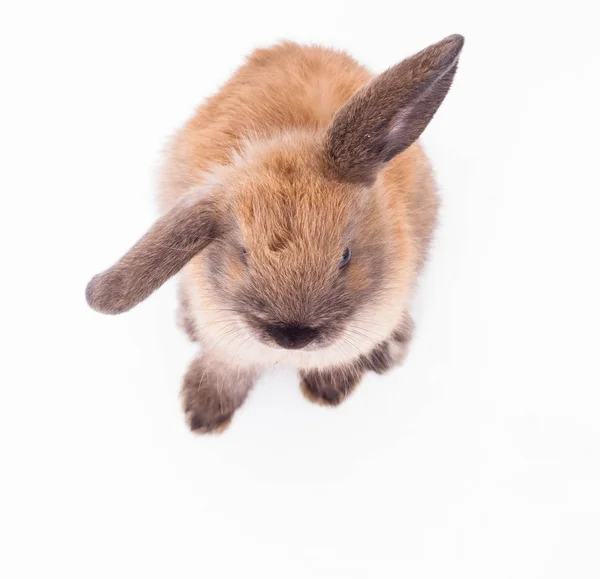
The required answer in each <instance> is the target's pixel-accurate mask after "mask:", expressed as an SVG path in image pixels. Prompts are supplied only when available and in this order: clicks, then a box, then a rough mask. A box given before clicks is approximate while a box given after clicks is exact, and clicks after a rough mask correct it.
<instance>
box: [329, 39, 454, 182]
mask: <svg viewBox="0 0 600 579" xmlns="http://www.w3.org/2000/svg"><path fill="white" fill-rule="evenodd" d="M463 42H464V38H463V37H462V36H460V35H458V34H456V35H454V36H449V37H447V38H445V39H444V40H442V41H440V42H438V43H437V44H434V45H432V46H430V47H428V48H426V49H425V50H422V51H421V52H419V53H418V54H415V55H414V56H411V57H410V58H407V59H406V60H404V61H402V62H401V63H399V64H397V65H396V66H393V67H392V68H390V69H388V70H387V71H385V72H384V73H382V74H380V75H379V76H377V77H375V78H374V79H373V80H372V81H371V82H370V83H369V84H368V85H366V86H365V87H364V88H362V89H361V90H359V91H358V92H357V93H356V94H355V95H354V96H353V97H352V98H351V99H350V100H349V101H348V103H347V104H345V105H344V106H343V107H342V108H341V109H340V110H339V111H338V112H337V114H336V116H335V117H334V120H333V123H332V125H331V127H330V128H329V130H328V132H327V136H326V142H325V146H326V152H327V156H328V160H329V164H330V166H331V169H333V171H334V173H335V174H336V176H337V177H338V178H341V179H343V180H346V181H351V182H357V183H369V182H372V181H373V180H374V179H375V177H376V175H377V171H378V170H379V169H381V167H382V166H383V164H385V163H387V162H388V161H390V160H391V159H392V158H393V157H395V156H396V155H398V154H399V153H401V152H402V151H404V150H405V149H406V148H407V147H409V146H410V145H411V144H412V143H414V142H415V141H416V140H417V139H418V138H419V136H420V135H421V133H422V132H423V130H424V129H425V127H426V126H427V124H428V123H429V121H430V120H431V119H432V117H433V115H434V114H435V112H436V111H437V109H438V107H439V106H440V105H441V104H442V101H443V100H444V97H445V96H446V94H447V92H448V90H449V89H450V85H451V84H452V79H453V78H454V73H455V72H456V67H457V63H458V56H459V54H460V51H461V49H462V46H463Z"/></svg>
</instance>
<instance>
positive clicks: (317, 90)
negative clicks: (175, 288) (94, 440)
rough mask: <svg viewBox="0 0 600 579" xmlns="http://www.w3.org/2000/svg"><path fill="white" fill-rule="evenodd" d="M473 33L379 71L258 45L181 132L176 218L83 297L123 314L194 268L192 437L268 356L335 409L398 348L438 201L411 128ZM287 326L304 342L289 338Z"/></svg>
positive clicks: (190, 303)
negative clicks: (197, 347) (345, 259)
mask: <svg viewBox="0 0 600 579" xmlns="http://www.w3.org/2000/svg"><path fill="white" fill-rule="evenodd" d="M462 42H463V41H462V37H459V36H452V37H448V38H447V39H444V40H443V41H441V42H440V43H438V44H436V45H434V46H432V47H429V48H427V49H425V50H424V51H422V52H420V53H418V54H417V55H415V56H413V57H411V58H409V59H406V60H405V61H403V62H401V63H400V64H398V65H396V66H394V67H392V68H391V69H389V70H388V71H386V72H385V73H383V74H382V75H379V76H378V77H375V78H373V77H372V76H371V75H370V73H369V72H368V71H367V70H366V69H365V68H364V67H362V66H360V65H359V64H357V63H356V62H355V61H354V60H353V59H351V58H350V57H349V56H347V55H345V54H343V53H340V52H337V51H333V50H328V49H324V48H319V47H314V46H312V47H307V46H300V45H297V44H294V43H289V42H286V43H282V44H280V45H277V46H275V47H273V48H270V49H262V50H258V51H256V52H255V53H254V54H253V55H252V56H251V57H250V58H249V59H248V61H247V63H246V64H245V65H244V66H242V67H241V68H240V69H239V70H238V71H237V72H236V74H235V75H234V76H233V77H232V78H231V80H230V81H229V82H228V83H226V84H225V85H224V86H223V87H222V88H221V90H220V91H219V92H218V93H217V94H215V95H214V96H213V97H211V98H210V99H208V101H207V102H206V103H205V104H204V105H202V106H201V107H200V108H199V109H198V111H197V112H196V114H195V115H194V116H193V117H192V119H191V120H190V121H189V122H188V123H187V124H186V125H185V126H184V127H183V128H182V129H181V130H180V131H179V132H178V133H177V135H176V136H175V137H174V139H173V141H172V143H171V145H170V147H169V149H168V151H167V155H166V161H165V164H164V168H163V172H162V187H161V195H160V204H161V208H162V210H163V212H164V214H165V215H164V216H163V217H162V218H161V219H160V220H159V221H158V222H157V223H156V224H155V225H154V226H153V227H152V229H151V230H150V231H149V233H148V234H146V236H145V237H144V238H142V240H140V242H138V244H136V245H135V246H134V247H133V248H132V250H130V252H129V253H127V254H126V255H125V256H124V257H123V258H122V259H121V260H120V261H119V262H118V263H117V264H116V265H115V266H113V268H111V269H109V270H107V271H106V272H104V273H103V274H100V275H99V276H96V277H95V278H94V279H93V280H92V282H91V283H90V285H89V287H88V292H87V296H88V301H89V302H90V305H92V307H94V308H95V309H98V310H99V311H103V312H106V313H120V312H122V311H126V310H127V309H129V308H131V307H132V306H134V305H135V304H136V303H138V302H139V301H141V300H142V299H145V298H146V297H147V296H148V295H149V294H150V293H151V292H152V291H153V290H154V289H156V288H157V287H158V286H159V285H161V284H162V283H163V282H164V281H165V280H166V279H167V278H168V277H170V276H171V275H173V274H175V273H176V272H177V271H179V269H181V268H182V267H183V275H182V289H183V290H184V292H183V294H182V296H184V298H183V299H184V300H185V303H183V304H182V311H184V312H185V314H184V316H183V318H182V320H183V321H184V323H185V327H186V328H187V330H188V332H189V333H190V335H191V337H193V338H197V339H198V340H199V342H200V343H201V345H202V348H203V357H202V358H199V359H198V360H197V361H195V362H194V363H193V364H192V367H191V369H190V371H189V372H188V375H187V376H186V380H185V382H184V391H183V392H184V398H185V400H186V409H187V410H186V412H187V414H188V418H189V416H191V418H189V420H190V421H191V422H190V423H191V426H192V428H193V429H194V430H200V431H207V430H211V429H216V428H217V427H218V426H220V425H221V424H222V423H223V422H224V421H225V420H226V418H227V416H229V415H230V414H232V413H233V412H234V410H235V408H237V407H238V406H239V404H241V403H242V402H243V399H244V398H245V395H246V392H247V390H248V388H250V386H251V384H252V382H253V380H254V377H255V376H256V375H258V374H259V373H260V372H261V371H263V370H264V369H265V368H268V367H269V366H272V365H273V364H276V363H290V364H294V365H296V366H297V367H298V368H299V369H300V370H301V374H302V377H303V384H304V389H305V391H310V392H312V393H313V394H312V396H313V398H315V397H318V393H321V394H322V396H321V397H322V398H323V399H324V400H326V401H327V400H328V401H329V402H328V403H332V402H331V401H336V400H337V401H339V400H341V399H343V397H344V396H345V395H346V394H347V393H349V392H350V391H351V390H352V388H353V387H354V386H355V384H356V383H358V381H359V380H360V376H361V375H362V374H363V373H364V372H365V371H368V370H374V371H377V372H383V371H386V370H387V369H388V368H390V367H391V366H392V365H394V364H395V363H398V361H399V360H400V359H401V358H402V357H403V356H404V353H405V350H406V346H407V344H408V341H409V340H410V334H411V331H412V322H410V318H409V316H408V314H407V311H406V310H407V307H408V301H409V299H410V293H411V289H412V286H413V284H414V281H415V279H416V276H417V274H418V271H419V269H420V268H421V266H422V264H423V262H424V260H425V257H426V254H427V250H428V246H429V242H430V239H431V236H432V232H433V230H434V227H435V223H436V215H437V205H438V200H437V196H436V194H435V185H434V182H433V178H432V176H431V170H430V166H429V163H428V161H427V159H426V157H425V156H424V154H423V151H422V150H421V148H420V146H419V145H418V143H417V142H416V139H417V138H418V137H419V135H420V134H421V132H422V131H423V129H424V128H425V126H426V125H427V123H428V122H429V120H430V119H431V118H432V116H433V115H434V114H435V111H436V110H437V108H438V107H439V105H440V104H441V102H442V100H443V98H444V96H445V94H446V93H447V91H448V89H449V87H450V84H451V81H452V78H453V76H454V73H455V71H456V63H457V59H458V54H459V52H460V50H461V48H462ZM213 240H214V241H213ZM346 248H350V249H351V251H352V258H351V262H350V263H349V264H348V265H345V266H344V267H342V264H341V262H340V260H341V258H342V255H343V254H344V251H345V249H346ZM283 331H284V332H287V333H288V334H289V335H290V336H291V335H292V334H291V332H294V335H301V336H303V337H304V338H305V339H304V338H303V339H304V341H302V342H301V343H300V342H298V345H297V346H296V345H294V344H292V343H291V342H290V343H289V344H288V343H287V342H286V345H285V346H284V347H281V345H282V344H283V342H280V341H279V340H280V336H279V334H280V333H281V332H283ZM288 334H286V335H288ZM290 339H291V338H290ZM294 339H295V338H294ZM290 348H297V349H290ZM206 360H210V361H211V366H210V368H209V367H208V366H206V363H205V362H206ZM215 368H220V369H219V371H218V372H217V371H216V370H215ZM200 369H203V370H202V372H203V374H199V372H200ZM234 376H238V377H239V376H242V377H243V378H241V379H238V378H236V379H233V378H234ZM240 380H241V382H240ZM194 385H195V386H194ZM223 385H226V386H227V387H226V388H224V387H223ZM231 392H234V394H233V395H232V397H231V399H229V398H228V397H230V395H231ZM242 392H243V395H242V394H241V393H242ZM315 393H317V394H315ZM217 399H218V400H219V404H220V405H224V406H222V407H221V406H219V407H218V408H217V405H216V402H215V400H217ZM329 399H331V400H329Z"/></svg>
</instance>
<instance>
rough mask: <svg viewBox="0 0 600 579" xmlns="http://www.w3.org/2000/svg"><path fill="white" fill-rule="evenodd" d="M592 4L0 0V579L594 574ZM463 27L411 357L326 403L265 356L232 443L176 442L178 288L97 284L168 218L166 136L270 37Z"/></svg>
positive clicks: (407, 44) (184, 437)
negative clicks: (98, 295)
mask: <svg viewBox="0 0 600 579" xmlns="http://www.w3.org/2000/svg"><path fill="white" fill-rule="evenodd" d="M592 5H593V3H592V2H585V3H584V2H576V1H570V2H567V3H561V5H560V6H558V4H555V3H553V2H551V1H545V2H539V3H537V2H527V1H524V0H521V1H519V2H502V3H499V4H491V3H488V2H480V1H475V0H473V1H469V0H462V1H458V0H440V1H439V2H426V1H422V2H416V1H413V2H409V1H408V0H406V1H405V2H397V1H394V2H389V3H386V2H377V1H374V0H370V1H361V2H325V1H320V2H308V1H306V0H304V1H302V2H300V1H298V2H294V3H291V2H283V1H282V0H280V1H279V2H239V3H237V4H236V3H235V2H226V1H221V2H202V1H201V0H194V1H193V2H186V3H183V2H175V1H173V0H170V1H169V2H163V3H160V4H158V3H154V2H136V3H134V2H98V3H91V2H72V3H67V2H30V3H27V2H23V3H18V4H17V3H16V2H13V3H12V6H9V5H8V3H6V4H4V6H3V8H2V14H1V17H0V27H1V30H0V49H1V50H0V54H1V56H0V59H1V61H2V66H1V81H2V85H3V88H2V89H1V92H0V101H1V107H0V121H1V125H0V126H1V130H0V146H1V151H0V152H1V155H2V156H1V158H2V163H1V169H0V179H1V182H0V192H1V194H2V207H3V209H2V213H1V218H0V219H1V226H0V235H1V236H2V240H1V241H2V263H3V266H4V267H3V271H2V284H1V288H2V289H1V291H2V300H1V304H2V305H1V307H2V317H1V319H0V332H1V335H2V341H3V347H2V362H1V369H0V383H1V389H0V396H1V400H0V445H1V462H0V469H1V476H0V489H1V492H0V535H1V536H0V551H1V552H2V554H1V555H0V575H1V576H2V577H4V578H6V579H13V578H22V577H27V578H29V577H32V578H33V577H36V578H39V577H54V576H56V577H62V578H96V577H102V578H106V577H111V578H127V579H131V578H137V577H140V578H142V577H143V578H144V579H148V578H154V577H157V578H158V577H160V578H166V577H168V578H179V577H182V578H186V579H187V578H189V577H215V578H230V577H231V578H237V577H261V578H263V579H268V578H286V579H288V578H289V579H295V578H302V579H304V578H307V577H310V578H355V577H356V578H365V577H368V578H370V577H375V578H388V577H406V578H411V579H420V578H436V579H437V578H442V577H443V578H446V577H457V578H461V579H465V578H477V579H482V578H485V579H492V578H496V577H497V578H503V579H505V578H508V577H510V578H527V579H534V578H563V577H565V578H567V577H569V578H570V577H577V578H578V579H587V578H598V577H599V576H600V555H599V545H600V422H599V419H598V417H599V414H600V389H599V387H600V370H599V366H600V358H599V355H598V349H599V346H600V337H599V336H600V309H599V305H598V303H599V298H600V283H599V273H598V271H599V262H600V259H599V257H598V253H599V250H600V229H599V227H598V213H599V210H600V201H599V194H600V190H599V189H600V188H599V185H598V156H599V152H600V151H599V146H598V131H599V128H600V126H599V125H600V122H599V112H598V111H599V107H600V91H599V86H598V76H599V68H600V65H599V55H600V49H599V46H598V40H597V30H596V25H597V18H595V17H594V15H593V14H592ZM586 6H587V8H586ZM452 33H462V34H464V35H465V37H466V44H465V49H464V52H463V56H462V60H461V65H460V68H459V72H458V74H457V76H456V79H455V84H454V86H453V88H452V90H451V91H450V94H449V96H448V98H447V100H446V102H445V103H444V104H443V106H442V107H441V109H440V111H439V113H438V114H437V116H436V117H435V119H434V121H433V122H432V124H431V125H430V127H429V128H428V129H427V131H426V133H425V135H424V138H423V142H424V144H425V146H426V148H427V151H428V153H429V154H430V156H431V157H432V160H433V162H434V165H435V168H436V172H437V176H438V179H439V182H440V185H441V193H442V196H443V203H444V208H443V215H442V225H441V227H440V229H439V234H438V237H437V242H436V245H435V248H434V251H433V254H432V259H431V260H430V262H429V265H428V268H427V271H426V275H425V276H424V277H423V279H422V283H421V290H420V293H419V297H418V300H417V303H416V305H415V317H416V319H417V324H418V326H417V334H416V339H415V341H414V343H413V346H412V350H411V353H410V356H409V358H408V361H407V363H406V364H405V366H404V367H403V368H401V369H396V370H394V371H393V372H392V373H391V374H389V375H388V376H386V377H376V376H374V375H369V376H368V377H367V378H366V379H365V380H364V383H363V384H362V386H361V387H360V388H359V389H358V390H357V392H356V393H355V395H353V396H352V397H351V398H350V399H349V400H348V401H347V402H346V403H344V404H343V405H342V406H341V407H339V408H337V409H333V410H332V409H324V408H320V407H317V406H313V405H310V404H309V403H308V402H306V401H305V400H304V398H302V397H301V394H300V392H299V388H298V384H297V378H296V376H295V374H294V372H293V371H292V370H278V371H277V372H274V373H273V374H271V375H269V376H267V377H265V378H264V379H263V380H262V381H261V382H260V383H259V385H258V386H257V387H256V389H255V390H254V391H253V393H252V395H251V396H250V398H249V399H248V401H247V403H246V404H245V405H244V406H243V408H242V409H241V410H240V411H239V412H238V413H237V415H236V417H235V419H234V422H233V424H232V426H231V427H230V429H229V430H228V431H227V432H226V433H225V434H224V435H222V436H221V437H195V436H193V435H191V434H189V433H188V431H187V430H186V428H185V426H184V421H183V416H182V414H181V411H180V407H179V400H178V390H179V385H180V380H181V377H182V375H183V372H184V370H185V368H186V365H187V363H188V361H189V360H190V359H191V357H192V355H193V348H192V346H191V345H190V344H189V343H187V342H186V339H185V337H184V336H183V334H182V333H180V332H179V330H178V329H177V328H176V327H175V324H174V310H175V289H174V288H175V285H174V283H173V282H170V283H169V284H167V285H166V286H165V287H164V288H162V289H161V290H160V291H159V292H158V293H157V294H155V295H154V296H153V297H152V298H151V299H149V300H148V301H147V302H145V303H144V304H142V305H141V306H140V307H138V308H137V309H135V310H133V311H132V312H130V313H128V314H126V315H123V316H121V317H105V316H101V315H99V314H97V313H95V312H93V311H91V310H89V309H88V308H87V306H86V305H85V301H84V287H85V284H86V282H87V280H88V278H89V277H91V276H92V275H93V274H94V273H96V272H97V271H99V270H101V269H103V268H105V267H106V266H108V265H109V264H111V263H112V261H114V259H116V258H117V257H119V256H120V254H121V253H122V252H123V251H124V250H125V249H127V248H128V247H129V246H130V245H131V244H132V243H133V242H134V241H135V240H136V239H137V237H138V236H139V235H141V233H142V232H143V231H144V230H145V229H146V228H147V227H148V226H149V224H150V223H151V222H152V220H153V219H154V217H155V216H156V208H155V205H154V202H153V195H154V176H153V171H154V168H155V166H156V162H157V160H158V158H159V153H160V150H161V148H162V147H163V145H164V143H165V139H166V138H167V137H168V135H170V134H171V133H172V131H173V130H174V129H175V128H176V127H177V126H178V125H179V124H180V123H182V122H183V121H184V120H185V119H186V117H187V116H189V115H190V114H191V113H192V111H193V109H194V107H195V106H196V105H197V104H199V103H200V102H201V101H202V99H203V98H205V97H206V96H207V95H209V94H210V93H212V92H213V91H215V90H216V89H217V87H218V86H219V85H220V84H221V83H222V82H224V81H225V80H226V79H227V77H228V76H229V75H230V74H231V73H232V72H233V70H234V69H235V68H236V67H237V66H238V65H239V64H240V63H241V61H242V58H243V57H244V56H245V55H246V54H247V53H248V52H249V51H250V50H251V49H252V48H254V47H256V46H262V45H268V44H270V43H272V42H274V41H275V40H277V39H282V38H290V39H295V40H300V41H308V42H316V43H322V44H327V45H331V46H335V47H339V48H343V49H346V50H348V51H349V52H351V53H352V54H353V55H354V56H355V57H356V58H357V59H359V60H360V61H361V62H363V63H365V64H367V65H368V66H370V67H371V68H372V69H373V70H375V71H382V70H384V69H385V68H386V67H388V66H390V65H391V64H393V63H395V62H397V61H398V60H400V59H402V58H403V57H405V56H407V55H409V54H411V53H413V52H415V51H417V50H419V49H421V48H423V47H424V46H426V45H428V44H430V43H432V42H435V41H437V40H439V39H441V38H442V37H444V36H446V35H448V34H452Z"/></svg>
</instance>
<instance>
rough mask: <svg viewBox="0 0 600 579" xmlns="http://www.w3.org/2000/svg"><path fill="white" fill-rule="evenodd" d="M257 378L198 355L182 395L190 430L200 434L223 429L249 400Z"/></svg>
mask: <svg viewBox="0 0 600 579" xmlns="http://www.w3.org/2000/svg"><path fill="white" fill-rule="evenodd" d="M253 380H254V377H253V376H251V375H250V374H247V373H244V372H241V371H238V370H235V371H228V370H226V369H223V367H222V366H220V365H218V364H215V365H214V368H212V367H211V364H210V363H207V361H206V360H204V359H203V358H196V359H195V360H194V361H193V362H192V363H191V364H190V367H189V368H188V371H187V373H186V375H185V378H184V380H183V387H182V389H181V397H182V402H183V410H184V412H185V418H186V422H187V424H188V426H189V427H190V430H191V431H192V432H195V433H197V434H206V433H220V432H223V431H224V430H225V429H226V428H227V427H228V426H229V423H230V422H231V419H232V418H233V414H234V413H235V411H236V410H237V409H238V408H239V407H240V406H241V404H242V403H243V402H244V400H245V399H246V395H247V394H248V390H249V389H250V388H251V387H252V384H253Z"/></svg>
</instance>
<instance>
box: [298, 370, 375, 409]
mask: <svg viewBox="0 0 600 579" xmlns="http://www.w3.org/2000/svg"><path fill="white" fill-rule="evenodd" d="M362 375H363V373H362V371H360V370H358V369H357V368H355V367H349V368H334V369H327V370H309V371H306V372H304V371H303V372H301V373H300V379H301V382H300V388H301V389H302V393H303V394H304V396H305V397H306V398H307V399H308V400H310V401H311V402H314V403H315V404H321V405H323V406H337V405H338V404H340V403H341V402H343V401H344V400H345V399H346V398H347V397H348V396H349V395H350V393H351V392H352V391H353V390H354V388H355V387H356V385H357V384H358V383H359V382H360V380H361V378H362Z"/></svg>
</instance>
